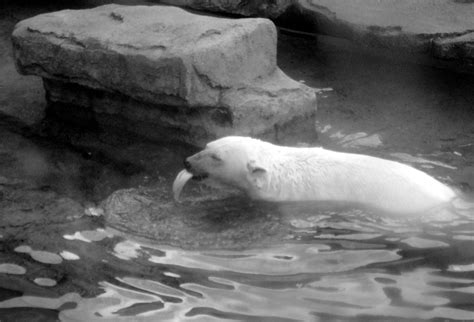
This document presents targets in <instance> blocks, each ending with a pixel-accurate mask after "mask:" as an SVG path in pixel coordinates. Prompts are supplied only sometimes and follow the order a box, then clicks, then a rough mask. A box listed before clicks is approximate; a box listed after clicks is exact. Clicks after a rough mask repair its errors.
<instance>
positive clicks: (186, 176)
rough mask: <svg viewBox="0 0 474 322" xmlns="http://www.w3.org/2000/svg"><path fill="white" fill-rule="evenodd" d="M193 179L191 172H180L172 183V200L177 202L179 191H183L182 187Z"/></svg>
mask: <svg viewBox="0 0 474 322" xmlns="http://www.w3.org/2000/svg"><path fill="white" fill-rule="evenodd" d="M192 177H193V174H192V173H191V172H188V171H187V170H181V171H180V172H179V173H178V175H177V176H176V179H174V182H173V195H174V200H176V201H179V196H180V195H181V191H183V188H184V185H185V184H186V182H188V181H189V180H190V179H191V178H192Z"/></svg>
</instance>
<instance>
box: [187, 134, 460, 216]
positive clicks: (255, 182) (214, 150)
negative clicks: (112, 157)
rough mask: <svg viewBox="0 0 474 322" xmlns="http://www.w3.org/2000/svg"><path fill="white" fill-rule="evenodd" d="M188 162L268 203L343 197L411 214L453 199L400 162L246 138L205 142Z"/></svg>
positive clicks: (441, 186) (431, 180)
mask: <svg viewBox="0 0 474 322" xmlns="http://www.w3.org/2000/svg"><path fill="white" fill-rule="evenodd" d="M188 160H189V161H190V162H191V164H192V165H193V168H194V169H196V171H197V172H203V173H207V174H208V175H209V177H210V178H211V179H213V180H216V181H218V182H221V183H224V184H228V185H231V186H234V187H237V188H240V189H242V190H244V191H245V192H246V193H247V194H248V195H249V196H250V197H252V198H255V199H261V200H267V201H318V200H321V201H322V200H325V201H343V202H355V203H360V204H365V205H369V206H373V207H376V208H379V209H382V210H386V211H389V212H397V213H416V212H421V211H424V210H428V209H430V208H434V207H436V206H439V205H441V204H444V203H447V202H449V201H450V200H451V199H453V198H454V197H455V193H454V192H453V190H451V189H450V188H449V187H447V186H445V185H444V184H442V183H441V182H439V181H437V180H436V179H434V178H432V177H430V176H429V175H427V174H426V173H424V172H421V171H419V170H417V169H414V168H412V167H410V166H407V165H405V164H402V163H399V162H394V161H389V160H384V159H380V158H375V157H371V156H367V155H361V154H350V153H340V152H334V151H329V150H325V149H322V148H294V147H283V146H277V145H273V144H270V143H267V142H263V141H260V140H257V139H252V138H248V137H238V136H230V137H225V138H222V139H219V140H216V141H213V142H210V143H209V144H208V145H207V146H206V148H205V149H204V150H203V151H201V152H200V153H198V154H196V155H194V156H192V157H190V158H189V159H188Z"/></svg>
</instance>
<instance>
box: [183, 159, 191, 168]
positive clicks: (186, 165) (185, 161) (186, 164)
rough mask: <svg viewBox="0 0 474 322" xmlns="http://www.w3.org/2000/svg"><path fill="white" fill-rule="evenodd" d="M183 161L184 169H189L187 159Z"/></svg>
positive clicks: (189, 164)
mask: <svg viewBox="0 0 474 322" xmlns="http://www.w3.org/2000/svg"><path fill="white" fill-rule="evenodd" d="M183 163H184V168H185V169H186V170H188V171H189V170H191V163H190V162H189V161H188V160H187V159H184V161H183Z"/></svg>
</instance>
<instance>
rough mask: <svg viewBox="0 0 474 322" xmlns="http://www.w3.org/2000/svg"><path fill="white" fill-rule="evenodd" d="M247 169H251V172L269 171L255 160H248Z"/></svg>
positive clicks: (261, 172)
mask: <svg viewBox="0 0 474 322" xmlns="http://www.w3.org/2000/svg"><path fill="white" fill-rule="evenodd" d="M247 169H248V170H249V173H252V174H263V173H265V172H267V170H266V169H265V168H264V167H263V166H260V165H258V164H257V161H255V160H250V161H249V162H247Z"/></svg>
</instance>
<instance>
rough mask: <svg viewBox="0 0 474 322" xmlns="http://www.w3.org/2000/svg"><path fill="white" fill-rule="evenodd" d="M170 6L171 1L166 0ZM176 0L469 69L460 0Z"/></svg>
mask: <svg viewBox="0 0 474 322" xmlns="http://www.w3.org/2000/svg"><path fill="white" fill-rule="evenodd" d="M168 3H171V1H168ZM232 3H233V4H232V5H230V4H229V3H228V1H222V0H214V1H212V0H208V1H201V0H181V1H179V2H178V5H184V6H187V7H190V8H194V9H198V10H208V11H220V12H226V13H232V14H241V15H245V16H263V17H269V18H272V19H274V20H275V21H276V23H277V25H281V26H284V27H290V28H293V29H300V30H303V31H309V32H316V33H320V34H326V35H330V36H336V37H342V38H347V39H350V40H353V41H355V42H356V43H357V44H359V45H361V46H362V47H364V48H369V49H377V50H379V49H382V50H386V51H387V52H386V53H388V54H392V55H394V56H399V55H401V54H402V55H407V56H409V55H413V54H428V56H429V57H430V58H435V61H434V62H433V63H440V64H443V62H444V61H456V62H458V63H460V65H461V67H467V68H469V69H471V70H474V50H473V47H474V19H473V17H474V2H473V1H461V0H444V1H443V0H441V1H430V0H384V1H379V0H354V1H346V0H292V1H290V0H288V1H277V2H274V1H257V2H255V3H253V2H252V3H253V4H252V5H250V4H248V2H247V1H234V2H232Z"/></svg>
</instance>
